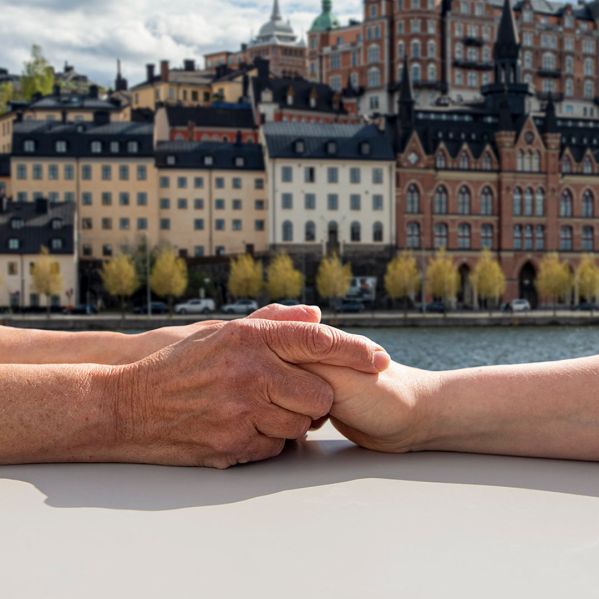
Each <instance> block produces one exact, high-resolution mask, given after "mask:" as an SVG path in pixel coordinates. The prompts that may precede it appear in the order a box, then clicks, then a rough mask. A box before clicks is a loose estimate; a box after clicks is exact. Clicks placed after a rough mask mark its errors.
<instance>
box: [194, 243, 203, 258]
mask: <svg viewBox="0 0 599 599" xmlns="http://www.w3.org/2000/svg"><path fill="white" fill-rule="evenodd" d="M193 255H194V256H195V257H196V258H202V257H203V256H204V246H203V245H196V246H195V247H194V248H193Z"/></svg>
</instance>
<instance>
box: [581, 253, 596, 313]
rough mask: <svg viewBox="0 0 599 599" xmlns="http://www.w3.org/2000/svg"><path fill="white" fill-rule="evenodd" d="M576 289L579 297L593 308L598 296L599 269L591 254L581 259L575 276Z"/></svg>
mask: <svg viewBox="0 0 599 599" xmlns="http://www.w3.org/2000/svg"><path fill="white" fill-rule="evenodd" d="M575 280H576V287H577V288H578V293H579V295H580V296H582V297H584V298H585V299H586V300H587V302H589V303H590V304H591V313H592V312H593V311H594V309H593V306H594V304H595V302H596V301H597V296H599V268H597V263H596V262H595V258H593V256H592V255H591V254H587V255H586V256H583V257H582V260H581V261H580V264H579V265H578V268H577V269H576V274H575Z"/></svg>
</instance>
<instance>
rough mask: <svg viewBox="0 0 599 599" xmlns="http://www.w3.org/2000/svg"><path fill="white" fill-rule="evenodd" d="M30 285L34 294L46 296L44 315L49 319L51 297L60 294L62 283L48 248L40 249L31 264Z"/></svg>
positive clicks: (58, 269)
mask: <svg viewBox="0 0 599 599" xmlns="http://www.w3.org/2000/svg"><path fill="white" fill-rule="evenodd" d="M31 283H32V286H33V289H34V290H35V292H36V293H39V294H40V295H45V296H46V314H47V316H48V318H49V317H50V307H51V304H52V296H53V295H60V294H61V293H62V290H63V286H64V283H63V280H62V275H61V274H60V265H59V264H58V262H56V261H54V260H52V258H51V256H50V254H49V253H48V248H45V247H42V249H41V252H40V255H39V257H38V258H37V260H36V261H35V263H34V264H33V267H32V269H31Z"/></svg>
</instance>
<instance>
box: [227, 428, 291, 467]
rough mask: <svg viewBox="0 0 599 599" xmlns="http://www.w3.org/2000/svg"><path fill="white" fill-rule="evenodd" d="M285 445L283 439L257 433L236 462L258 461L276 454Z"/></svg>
mask: <svg viewBox="0 0 599 599" xmlns="http://www.w3.org/2000/svg"><path fill="white" fill-rule="evenodd" d="M284 447H285V439H273V438H271V437H267V436H266V435H262V434H257V435H255V437H254V439H253V440H252V442H251V444H250V446H249V447H248V448H247V451H245V452H244V455H243V456H242V457H240V458H239V459H238V460H237V463H238V464H247V463H248V462H259V461H261V460H268V459H270V458H274V457H276V456H278V455H279V454H280V453H281V452H282V451H283V449H284Z"/></svg>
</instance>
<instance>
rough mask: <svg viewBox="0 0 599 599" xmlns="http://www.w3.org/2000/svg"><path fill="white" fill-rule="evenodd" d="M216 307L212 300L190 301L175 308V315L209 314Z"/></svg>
mask: <svg viewBox="0 0 599 599" xmlns="http://www.w3.org/2000/svg"><path fill="white" fill-rule="evenodd" d="M215 309H216V305H215V304H214V300H213V299H209V298H205V299H192V300H188V301H186V302H184V303H182V304H177V305H176V306H175V314H210V313H211V312H214V310H215Z"/></svg>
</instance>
